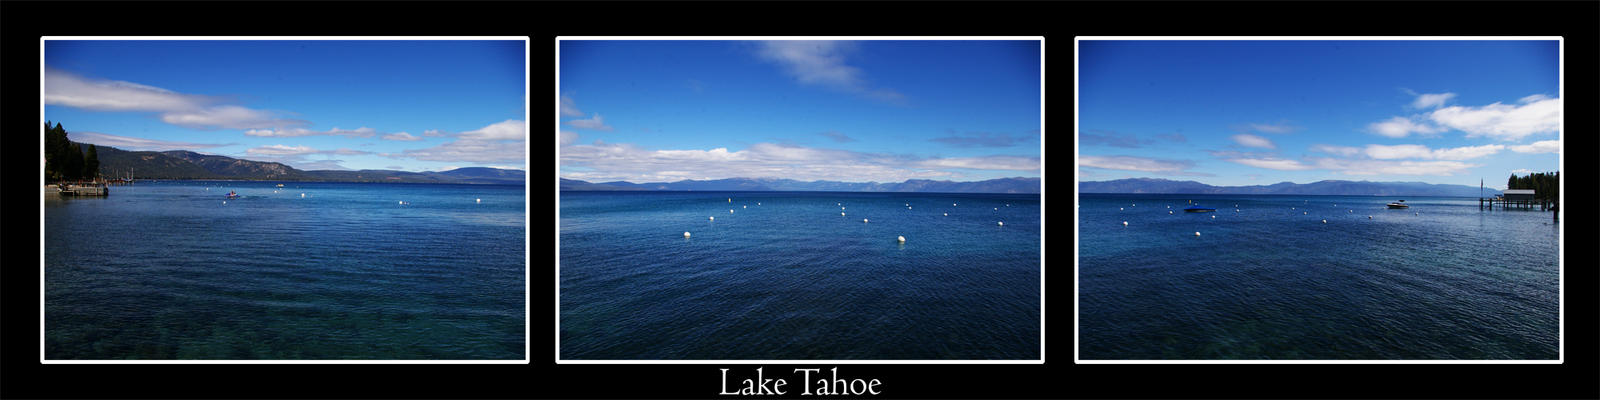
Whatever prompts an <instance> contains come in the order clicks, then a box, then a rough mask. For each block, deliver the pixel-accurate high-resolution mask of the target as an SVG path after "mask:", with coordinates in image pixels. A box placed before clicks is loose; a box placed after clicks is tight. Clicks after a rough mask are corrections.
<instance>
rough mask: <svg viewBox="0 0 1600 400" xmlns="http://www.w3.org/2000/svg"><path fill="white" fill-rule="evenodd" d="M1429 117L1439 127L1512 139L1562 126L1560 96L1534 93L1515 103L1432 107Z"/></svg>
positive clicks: (1550, 131) (1470, 136) (1506, 139)
mask: <svg viewBox="0 0 1600 400" xmlns="http://www.w3.org/2000/svg"><path fill="white" fill-rule="evenodd" d="M1428 118H1429V119H1431V120H1432V121H1433V122H1434V123H1437V124H1439V125H1440V126H1444V127H1448V128H1451V129H1456V130H1459V131H1462V132H1466V133H1467V137H1469V138H1472V137H1489V138H1493V139H1499V140H1505V141H1513V140H1519V139H1522V138H1523V137H1526V136H1528V135H1534V134H1540V133H1555V132H1557V131H1558V130H1560V129H1561V99H1555V98H1549V97H1545V96H1543V95H1534V96H1528V97H1524V98H1522V99H1521V100H1520V101H1519V102H1518V104H1517V105H1510V104H1500V103H1498V102H1497V103H1494V104H1490V105H1486V106H1481V107H1465V106H1451V107H1445V108H1441V109H1438V110H1434V111H1433V112H1432V113H1429V114H1428Z"/></svg>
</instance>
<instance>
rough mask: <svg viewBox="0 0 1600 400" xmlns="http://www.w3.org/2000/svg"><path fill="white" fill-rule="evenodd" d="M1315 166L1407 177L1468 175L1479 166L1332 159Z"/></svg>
mask: <svg viewBox="0 0 1600 400" xmlns="http://www.w3.org/2000/svg"><path fill="white" fill-rule="evenodd" d="M1313 164H1314V165H1315V166H1316V168H1322V169H1328V170H1333V171H1334V172H1336V173H1340V174H1344V175H1406V176H1452V175H1456V174H1463V173H1466V172H1467V171H1466V170H1467V169H1470V168H1475V167H1478V166H1479V165H1477V164H1467V163H1463V162H1460V161H1388V160H1341V159H1332V158H1322V159H1316V160H1315V162H1314V163H1313Z"/></svg>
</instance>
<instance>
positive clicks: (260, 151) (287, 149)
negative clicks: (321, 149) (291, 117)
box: [244, 144, 317, 156]
mask: <svg viewBox="0 0 1600 400" xmlns="http://www.w3.org/2000/svg"><path fill="white" fill-rule="evenodd" d="M244 152H245V154H250V155H267V156H291V155H304V154H316V153H317V149H313V148H311V147H310V146H285V145H281V144H275V145H271V146H261V147H255V148H251V149H249V150H245V151H244Z"/></svg>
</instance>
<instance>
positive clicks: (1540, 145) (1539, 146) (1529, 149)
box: [1511, 140, 1561, 154]
mask: <svg viewBox="0 0 1600 400" xmlns="http://www.w3.org/2000/svg"><path fill="white" fill-rule="evenodd" d="M1511 151H1515V152H1518V153H1535V154H1537V153H1560V152H1561V141H1560V140H1541V141H1537V142H1533V143H1530V144H1525V145H1517V146H1511Z"/></svg>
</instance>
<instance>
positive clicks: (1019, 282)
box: [559, 192, 1041, 360]
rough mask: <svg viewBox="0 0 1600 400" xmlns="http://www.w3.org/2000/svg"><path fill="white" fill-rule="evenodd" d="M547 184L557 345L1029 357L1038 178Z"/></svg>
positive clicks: (674, 351) (742, 353)
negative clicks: (848, 187) (554, 189)
mask: <svg viewBox="0 0 1600 400" xmlns="http://www.w3.org/2000/svg"><path fill="white" fill-rule="evenodd" d="M560 196H561V197H560V201H561V203H560V235H559V240H560V246H559V248H560V285H561V288H560V290H561V293H560V303H561V304H560V324H561V325H560V335H561V337H560V352H561V357H562V358H563V359H568V360H578V359H625V360H646V359H667V360H690V359H697V360H724V359H765V360H778V359H785V360H790V359H792V360H807V359H809V360H834V359H875V360H925V359H940V360H942V359H949V360H969V359H1031V360H1036V359H1039V355H1040V353H1039V351H1040V326H1039V325H1040V318H1041V317H1040V304H1039V301H1040V298H1041V297H1040V279H1041V276H1040V265H1041V258H1040V257H1041V256H1040V254H1041V252H1040V243H1041V240H1040V239H1041V238H1040V229H1039V228H1040V220H1039V218H1040V205H1039V196H1038V195H1036V194H1031V195H1003V194H925V193H819V192H731V193H727V192H723V193H719V192H562V193H561V195H560ZM730 198H731V199H732V202H731V203H730V202H729V199H730ZM758 203H759V205H758ZM836 204H842V206H843V208H845V209H844V210H843V211H842V212H844V213H845V215H844V216H841V215H839V213H840V212H841V210H840V208H841V206H840V205H836ZM906 204H910V208H909V209H908V208H907V206H906ZM952 204H956V205H954V206H953V205H952ZM1007 204H1009V206H1007ZM729 210H733V211H734V212H733V213H729V212H728V211H729ZM945 213H948V214H949V216H945V215H944V214H945ZM709 217H716V220H714V221H713V220H710V219H709ZM862 219H868V220H869V222H865V223H864V222H862ZM998 222H1004V223H1005V225H1004V226H1001V225H999V224H998ZM686 231H687V232H690V233H691V237H689V238H684V237H683V233H684V232H686ZM898 236H905V238H906V242H905V243H904V244H899V243H897V240H896V238H897V237H898Z"/></svg>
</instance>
